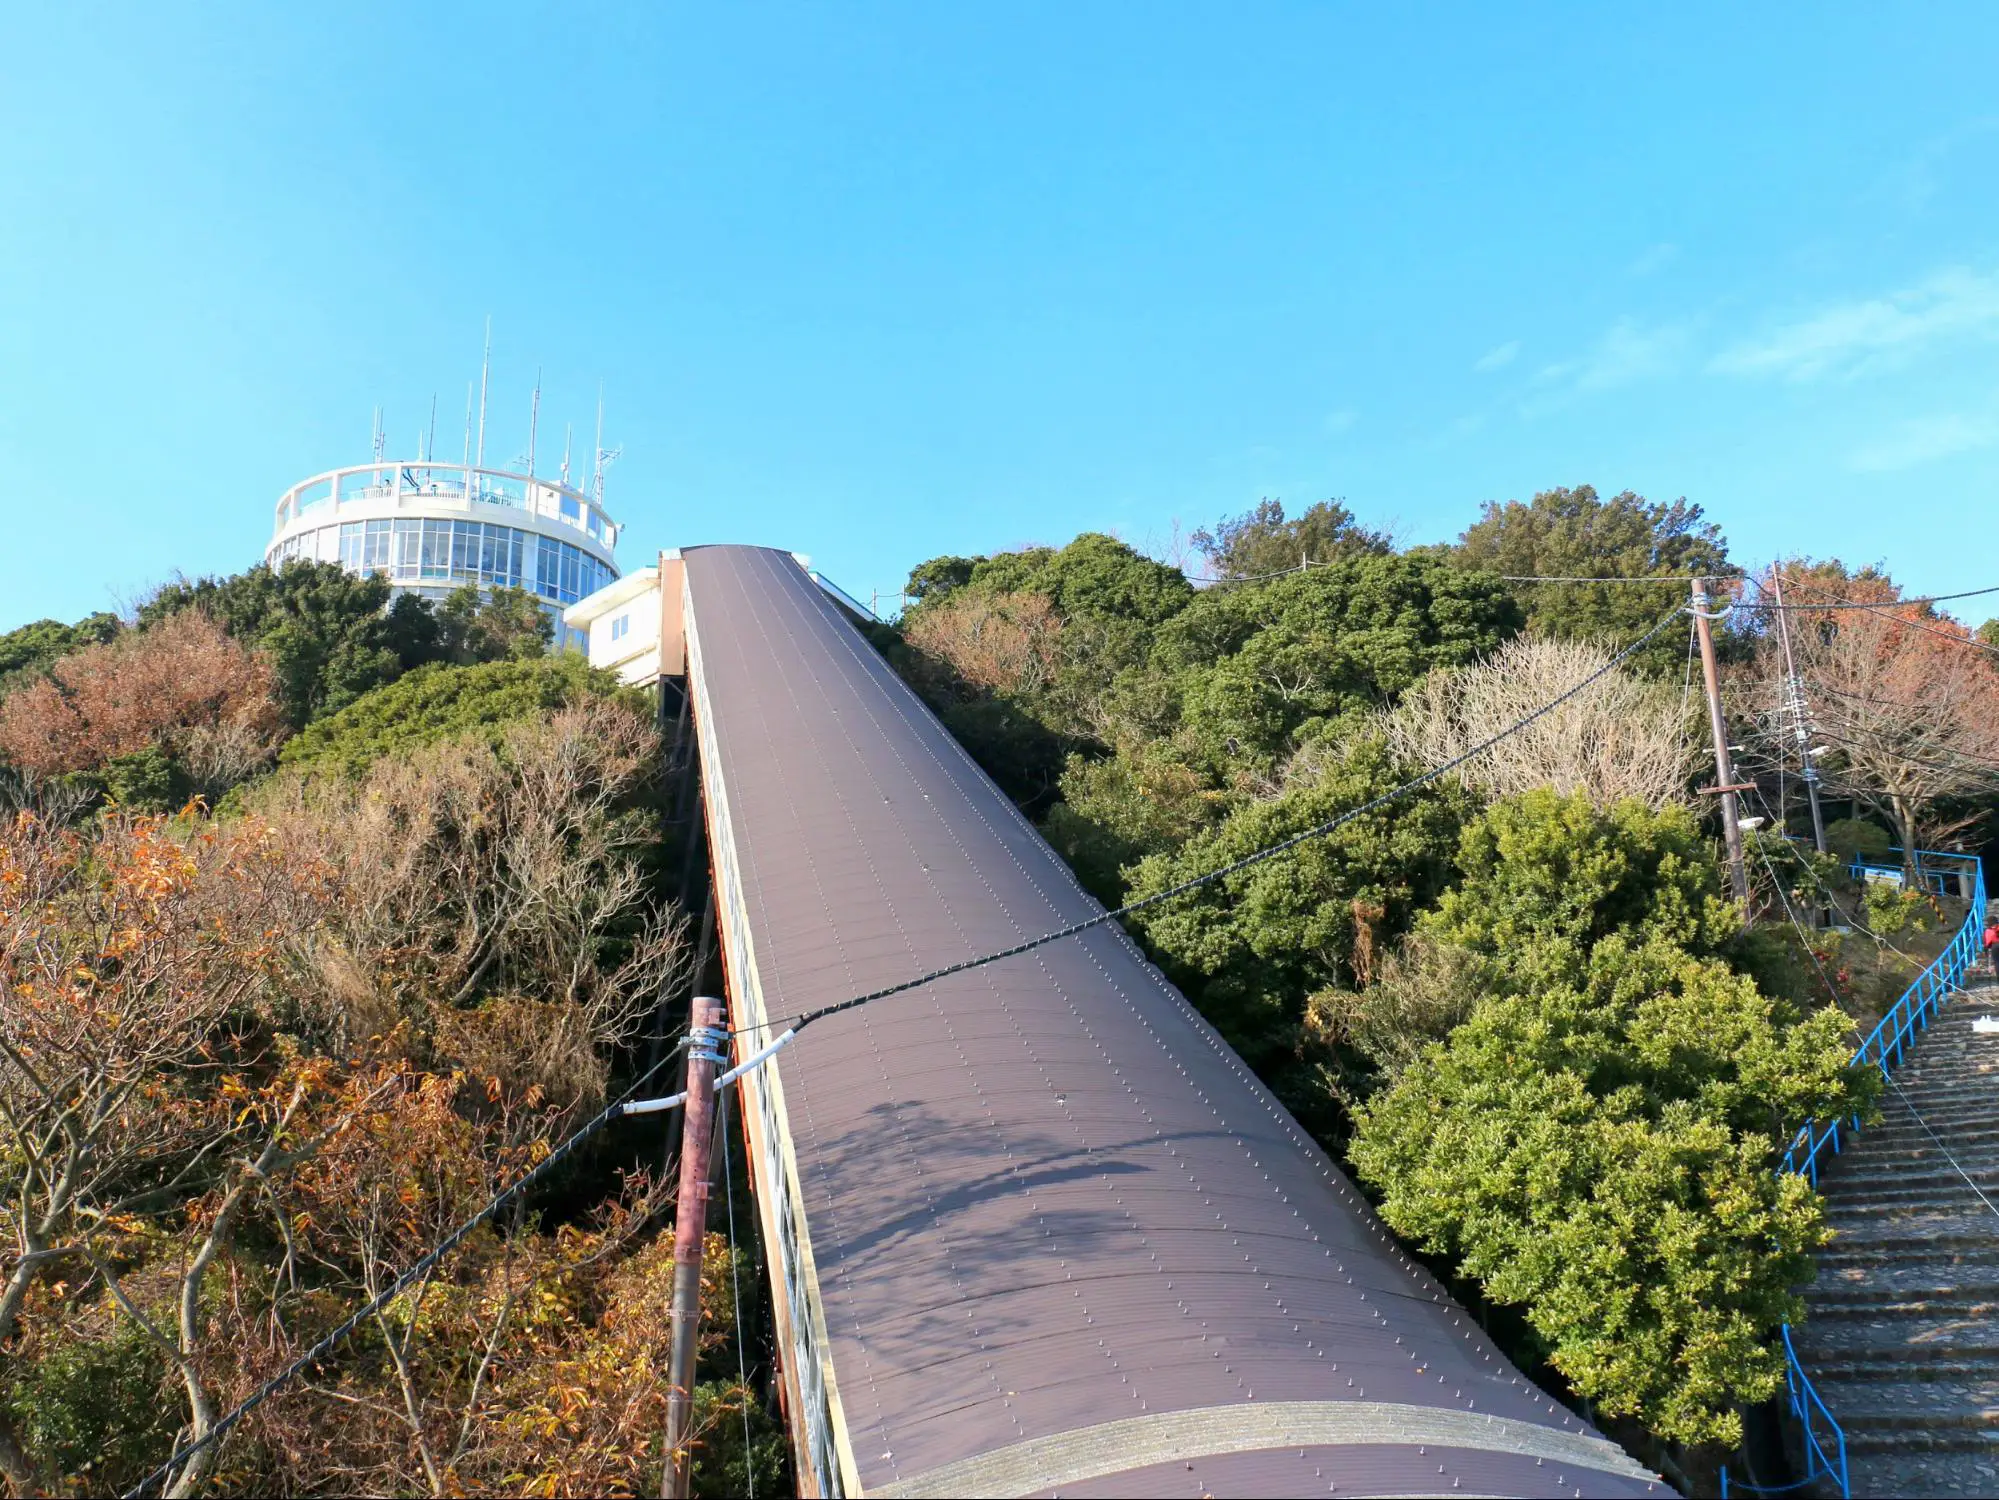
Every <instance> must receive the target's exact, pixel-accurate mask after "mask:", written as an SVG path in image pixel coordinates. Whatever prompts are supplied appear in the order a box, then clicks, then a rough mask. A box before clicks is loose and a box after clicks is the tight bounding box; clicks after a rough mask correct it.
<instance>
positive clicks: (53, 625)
mask: <svg viewBox="0 0 1999 1500" xmlns="http://www.w3.org/2000/svg"><path fill="white" fill-rule="evenodd" d="M123 628H124V627H123V626H122V625H121V624H120V623H119V620H118V617H117V616H116V615H113V614H104V613H101V612H100V613H98V614H94V615H86V616H84V618H83V619H81V620H78V621H77V622H76V623H75V624H74V625H65V624H63V623H62V621H60V620H36V621H35V622H34V623H32V624H29V625H23V626H21V627H20V629H18V630H10V631H8V632H7V633H6V634H5V635H0V694H5V693H6V692H7V690H8V689H9V688H11V687H17V686H19V685H20V684H21V683H22V682H24V681H25V680H27V679H28V678H29V677H32V676H35V675H37V674H38V673H40V672H42V671H43V670H45V669H46V668H48V667H49V666H50V665H52V664H53V663H55V662H56V661H59V660H60V659H61V658H63V657H65V656H68V655H69V654H70V653H71V652H72V651H81V650H82V649H83V648H84V647H85V646H101V645H103V644H105V643H106V642H108V641H110V640H111V639H112V638H113V637H115V636H116V635H117V634H118V632H119V631H120V630H121V629H123Z"/></svg>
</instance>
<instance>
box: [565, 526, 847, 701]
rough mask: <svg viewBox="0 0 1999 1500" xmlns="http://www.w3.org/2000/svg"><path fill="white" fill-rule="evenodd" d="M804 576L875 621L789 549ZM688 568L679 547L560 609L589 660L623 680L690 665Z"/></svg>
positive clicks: (676, 672)
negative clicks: (685, 614) (684, 606)
mask: <svg viewBox="0 0 1999 1500" xmlns="http://www.w3.org/2000/svg"><path fill="white" fill-rule="evenodd" d="M791 555H792V557H793V558H795V559H796V560H797V562H798V565H799V567H801V568H803V569H805V572H806V576H807V577H809V578H810V579H811V580H812V581H813V582H814V583H816V584H818V585H819V587H820V588H821V589H823V590H824V591H825V592H826V594H827V596H828V597H829V598H831V599H832V600H833V602H834V603H835V604H837V605H839V606H840V608H841V609H842V610H844V611H845V612H846V613H847V614H848V615H849V616H850V617H851V618H852V619H853V621H854V623H855V624H857V625H864V624H869V623H873V622H875V618H876V617H875V614H874V612H873V611H872V610H870V609H869V608H868V607H867V605H865V604H863V603H861V601H860V600H858V599H856V598H854V597H853V596H852V595H851V594H849V593H847V591H846V590H845V589H842V588H841V587H840V586H839V585H837V584H835V583H834V582H833V581H832V580H831V579H829V578H827V577H825V576H824V575H823V574H821V573H820V572H818V571H817V570H816V569H814V568H813V566H812V559H811V558H809V557H807V556H806V555H805V554H804V553H803V552H794V553H792V554H791ZM686 578H687V575H686V572H685V570H684V569H683V568H682V566H681V562H680V552H679V550H678V549H677V548H676V549H674V550H672V551H669V552H662V553H660V555H659V562H658V563H657V564H656V565H653V566H650V567H644V568H635V569H634V570H633V571H632V572H630V573H627V574H626V575H625V576H624V577H623V578H620V579H618V580H617V581H616V582H615V583H611V584H607V585H605V586H604V587H603V588H601V589H599V590H598V591H597V592H596V593H594V594H591V595H590V596H588V597H587V598H584V599H581V600H578V601H577V602H576V603H575V604H572V605H570V606H569V608H568V609H565V610H564V611H563V612H562V619H563V623H564V625H565V626H566V627H567V628H568V629H569V630H570V631H572V632H574V634H575V636H578V637H581V638H582V639H583V640H584V641H586V642H587V650H588V652H589V656H590V665H591V666H593V667H602V668H604V669H605V670H606V671H611V672H616V673H617V674H618V677H619V679H620V680H621V681H623V682H625V683H627V684H629V685H631V686H633V687H641V686H647V685H649V684H651V683H653V682H656V681H658V680H659V679H660V678H661V677H680V676H683V675H685V673H686V671H687V633H686V628H685V627H684V626H683V625H682V623H681V616H680V610H681V592H682V590H683V589H684V588H685V587H686Z"/></svg>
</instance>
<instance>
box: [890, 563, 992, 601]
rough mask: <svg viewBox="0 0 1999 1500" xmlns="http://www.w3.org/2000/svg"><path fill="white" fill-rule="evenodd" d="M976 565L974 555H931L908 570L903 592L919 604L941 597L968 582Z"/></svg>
mask: <svg viewBox="0 0 1999 1500" xmlns="http://www.w3.org/2000/svg"><path fill="white" fill-rule="evenodd" d="M978 565H979V559H978V558H976V557H933V558H931V559H930V560H929V561H928V562H920V563H918V564H917V565H916V566H915V567H913V568H911V569H910V570H909V581H908V582H907V583H905V584H904V585H903V592H904V593H905V594H907V595H909V597H910V598H911V599H912V600H914V601H915V602H917V603H919V604H920V603H922V602H923V601H924V600H926V599H942V598H943V597H944V596H945V595H946V594H948V593H950V592H951V590H953V589H955V588H961V587H963V586H964V585H965V584H968V583H970V582H971V581H972V571H973V569H975V568H977V567H978Z"/></svg>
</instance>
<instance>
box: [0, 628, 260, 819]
mask: <svg viewBox="0 0 1999 1500" xmlns="http://www.w3.org/2000/svg"><path fill="white" fill-rule="evenodd" d="M283 729H284V725H283V721H282V718H281V716H280V713H279V708H278V699H277V687H276V679H275V677H274V676H273V674H272V670H271V667H270V664H269V662H268V661H267V660H266V659H265V658H264V657H263V656H261V655H260V654H258V653H257V652H254V651H251V650H249V649H247V648H245V647H244V646H243V645H242V644H240V643H239V642H237V641H236V640H234V639H233V638H231V637H230V636H229V635H228V634H227V633H225V632H224V630H223V629H222V627H221V626H220V625H218V624H216V623H215V622H214V621H213V620H211V619H209V618H208V617H207V616H206V615H203V614H201V613H199V612H197V611H192V610H189V611H186V612H183V613H181V614H177V615H173V616H170V617H168V618H167V619H165V620H162V621H161V622H160V623H158V624H156V625H154V626H153V627H152V628H151V629H149V630H144V631H128V632H126V633H125V634H123V635H120V636H117V637H116V638H115V639H113V640H111V641H109V642H106V643H104V644H101V645H94V646H87V647H85V648H84V649H83V650H81V651H78V652H75V653H73V654H72V655H69V656H65V657H63V658H62V659H61V660H59V661H57V662H56V663H54V665H52V666H51V667H50V668H49V671H48V675H46V676H45V677H42V678H39V679H36V680H34V681H32V682H30V683H29V684H27V685H26V686H24V687H20V688H17V689H16V690H15V691H13V692H11V693H9V694H8V695H7V696H6V697H5V698H0V760H4V761H6V762H8V763H9V764H11V765H12V766H13V767H14V768H15V770H16V771H17V772H18V773H21V774H24V775H26V776H28V777H30V778H36V779H47V778H52V777H57V776H62V775H65V774H68V773H72V772H95V771H101V770H103V769H104V768H105V767H106V766H108V765H110V764H111V763H113V762H115V761H119V760H122V759H126V758H128V757H132V756H138V755H143V754H145V753H147V752H157V753H158V754H159V755H160V756H162V757H164V758H165V760H167V761H170V762H171V763H172V764H173V765H174V766H175V767H177V768H178V770H179V772H180V775H181V778H182V779H183V780H184V782H185V787H184V790H186V791H189V792H194V793H200V794H205V795H211V796H212V795H216V794H219V793H220V792H223V791H226V790H227V789H228V788H229V787H231V786H234V785H235V784H236V783H237V782H239V781H241V780H243V779H244V778H245V777H246V776H248V775H250V774H251V773H252V772H254V771H256V770H258V769H260V768H261V767H263V766H265V765H267V764H269V762H270V760H271V757H272V756H273V755H275V754H276V752H277V748H278V744H279V742H280V740H281V738H282V736H283Z"/></svg>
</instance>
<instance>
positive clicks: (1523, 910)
mask: <svg viewBox="0 0 1999 1500" xmlns="http://www.w3.org/2000/svg"><path fill="white" fill-rule="evenodd" d="M1459 863H1460V865H1461V866H1462V868H1463V870H1464V872H1465V878H1464V882H1463V884H1462V885H1460V886H1459V887H1458V888H1457V889H1455V890H1453V891H1451V892H1450V893H1448V894H1447V895H1446V896H1445V897H1444V898H1443V900H1442V901H1441V902H1440V903H1439V905H1438V908H1437V910H1436V911H1435V913H1433V914H1431V915H1430V916H1427V917H1426V918H1424V919H1423V921H1422V923H1421V931H1422V932H1423V933H1424V934H1426V935H1427V936H1429V937H1432V938H1436V939H1441V940H1443V941H1446V942H1449V943H1452V944H1455V945H1458V946H1459V947H1460V948H1462V949H1464V950H1466V951H1468V952H1471V953H1473V954H1476V955H1478V956H1479V958H1480V959H1482V962H1481V963H1480V964H1479V965H1478V967H1477V969H1476V970H1475V971H1474V975H1473V976H1472V977H1470V978H1468V979H1467V981H1466V982H1472V983H1475V984H1476V986H1477V988H1478V990H1479V992H1480V994H1479V998H1478V1000H1477V1001H1476V1003H1475V1005H1474V1006H1473V1008H1472V1010H1471V1013H1470V1017H1469V1019H1468V1020H1466V1021H1465V1022H1464V1023H1463V1024H1461V1025H1459V1026H1458V1027H1457V1028H1456V1029H1455V1030H1453V1031H1451V1032H1450V1034H1449V1036H1448V1038H1447V1039H1446V1040H1445V1041H1443V1042H1442V1044H1441V1045H1438V1046H1435V1047H1432V1048H1429V1049H1428V1050H1426V1051H1424V1052H1423V1053H1421V1055H1420V1056H1418V1057H1417V1058H1416V1059H1415V1060H1414V1061H1412V1062H1410V1063H1409V1064H1408V1065H1407V1066H1406V1067H1404V1068H1403V1069H1402V1070H1401V1071H1400V1073H1399V1074H1398V1075H1397V1076H1396V1077H1395V1080H1394V1082H1393V1084H1392V1085H1391V1086H1390V1087H1389V1088H1388V1089H1387V1090H1386V1091H1384V1092H1383V1093H1381V1094H1380V1095H1379V1096H1377V1097H1376V1098H1375V1099H1374V1100H1372V1101H1371V1102H1370V1103H1368V1104H1366V1105H1364V1106H1363V1107H1362V1108H1361V1110H1360V1111H1359V1113H1358V1116H1357V1118H1356V1134H1355V1137H1354V1141H1353V1147H1352V1159H1353V1162H1354V1165H1355V1167H1356V1169H1357V1170H1358V1171H1359V1173H1360V1175H1361V1177H1362V1178H1363V1180H1365V1181H1367V1182H1368V1183H1370V1184H1372V1185H1373V1186H1375V1187H1376V1188H1378V1189H1379V1190H1381V1192H1382V1193H1383V1195H1384V1196H1383V1200H1382V1205H1381V1212H1382V1216H1383V1218H1385V1219H1386V1220H1387V1221H1388V1223H1389V1224H1390V1225H1391V1226H1392V1227H1394V1228H1395V1229H1396V1230H1397V1231H1398V1232H1400V1233H1402V1234H1405V1235H1408V1236H1409V1237H1410V1238H1412V1239H1413V1240H1415V1241H1416V1242H1417V1243H1419V1244H1420V1245H1422V1246H1423V1247H1424V1248H1425V1249H1427V1250H1430V1251H1432V1252H1435V1253H1439V1254H1444V1255H1448V1256H1451V1257H1452V1258H1454V1259H1455V1260H1456V1261H1457V1262H1458V1265H1459V1268H1460V1269H1461V1271H1462V1272H1463V1274H1465V1275H1467V1276H1469V1277H1472V1278H1473V1279H1475V1280H1477V1281H1478V1282H1479V1283H1480V1284H1481V1286H1482V1287H1483V1289H1484V1291H1485V1294H1486V1295H1487V1296H1488V1297H1489V1298H1491V1299H1492V1300H1493V1301H1494V1302H1497V1303H1501V1304H1509V1305H1515V1306H1519V1307H1520V1308H1521V1309H1522V1310H1523V1311H1524V1313H1525V1316H1526V1319H1527V1322H1528V1324H1529V1325H1530V1326H1531V1327H1532V1329H1533V1330H1534V1331H1535V1333H1536V1334H1537V1335H1538V1336H1539V1337H1540V1338H1541V1339H1542V1340H1543V1341H1544V1343H1545V1346H1546V1348H1547V1352H1548V1358H1549V1360H1550V1361H1551V1363H1553V1365H1554V1366H1555V1367H1556V1368H1557V1369H1558V1370H1560V1371H1561V1372H1562V1373H1563V1374H1564V1375H1565V1376H1566V1377H1567V1378H1568V1379H1569V1380H1570V1381H1571V1382H1572V1383H1573V1384H1574V1386H1575V1388H1576V1389H1577V1390H1578V1391H1580V1392H1581V1393H1582V1394H1584V1395H1585V1396H1588V1397H1591V1398H1592V1399H1594V1400H1596V1401H1597V1402H1598V1403H1599V1405H1600V1407H1601V1409H1602V1410H1603V1411H1604V1412H1605V1413H1606V1414H1608V1415H1612V1416H1620V1415H1630V1416H1634V1417H1637V1418H1638V1419H1639V1420H1640V1421H1642V1422H1643V1423H1644V1424H1645V1425H1646V1426H1647V1427H1649V1428H1650V1429H1651V1430H1652V1431H1654V1432H1656V1433H1659V1434H1661V1435H1662V1436H1665V1437H1668V1438H1671V1439H1675V1440H1678V1441H1682V1442H1687V1443H1704V1442H1721V1443H1729V1444H1733V1443H1735V1442H1737V1441H1739V1440H1740V1437H1741V1423H1740V1418H1739V1416H1738V1413H1737V1408H1738V1406H1739V1405H1745V1404H1753V1403H1755V1402H1758V1401H1761V1400H1764V1399H1767V1398H1768V1397H1769V1396H1771V1395H1772V1394H1774V1393H1775V1392H1776V1391H1777V1390H1779V1389H1781V1387H1782V1385H1783V1359H1782V1356H1781V1354H1780V1353H1779V1352H1777V1349H1776V1344H1775V1334H1776V1330H1777V1327H1778V1325H1779V1324H1781V1323H1783V1322H1785V1321H1787V1320H1791V1319H1795V1318H1796V1317H1798V1316H1800V1315H1801V1312H1802V1307H1801V1304H1800V1303H1799V1301H1798V1299H1797V1298H1796V1297H1795V1295H1794V1294H1793V1292H1792V1288H1794V1287H1795V1286H1797V1285H1799V1284H1800V1283H1801V1282H1803V1281H1805V1280H1808V1279H1809V1277H1810V1274H1811V1262H1810V1259H1809V1256H1810V1252H1811V1251H1812V1250H1813V1249H1815V1248H1816V1247H1817V1246H1818V1245H1820V1244H1822V1243H1823V1242H1824V1240H1825V1238H1826V1231H1825V1228H1824V1223H1823V1216H1822V1212H1821V1207H1820V1202H1819V1199H1818V1197H1817V1195H1816V1193H1814V1192H1813V1191H1812V1190H1811V1188H1810V1187H1809V1186H1808V1185H1806V1184H1805V1183H1804V1182H1803V1181H1802V1180H1800V1179H1798V1178H1796V1177H1791V1176H1780V1175H1778V1174H1776V1173H1775V1172H1773V1171H1772V1166H1773V1163H1774V1159H1775V1156H1776V1152H1777V1150H1778V1148H1779V1146H1780V1144H1781V1142H1782V1141H1784V1140H1785V1139H1787V1138H1788V1136H1789V1133H1790V1131H1791V1130H1792V1129H1794V1128H1795V1126H1796V1125H1797V1123H1798V1122H1799V1121H1800V1120H1804V1119H1808V1118H1824V1117H1828V1116H1835V1115H1848V1114H1861V1113H1865V1112H1866V1111H1867V1110H1868V1109H1870V1108H1871V1106H1872V1101H1873V1097H1874V1092H1875V1088H1876V1081H1875V1079H1874V1077H1873V1075H1871V1074H1869V1073H1868V1072H1866V1071H1865V1070H1855V1069H1850V1068H1849V1067H1848V1066H1847V1058H1848V1056H1849V1054H1850V1052H1851V1045H1850V1042H1849V1040H1848V1037H1847V1029H1848V1028H1847V1021H1846V1018H1845V1017H1844V1016H1843V1015H1841V1014H1840V1013H1839V1012H1837V1011H1836V1010H1830V1009H1826V1010H1820V1011H1817V1012H1814V1013H1811V1014H1806V1013H1804V1012H1803V1011H1802V1010H1801V1009H1800V1008H1799V1007H1797V1006H1796V1005H1794V1004H1793V1003H1792V1002H1790V1001H1789V1000H1785V999H1781V998H1773V997H1771V996H1768V995H1765V994H1763V993H1762V992H1760V991H1759V990H1758V989H1757V987H1756V984H1755V982H1754V981H1753V980H1752V979H1750V978H1748V977H1747V976H1745V975H1743V974H1740V973H1737V972H1736V971H1735V970H1734V969H1733V968H1731V966H1730V965H1729V963H1728V962H1727V961H1726V959H1725V957H1724V955H1725V953H1726V952H1727V951H1728V950H1729V949H1730V947H1731V946H1732V944H1733V943H1734V941H1735V940H1736V929H1737V927H1738V925H1739V924H1738V919H1737V918H1736V916H1735V914H1734V910H1733V908H1732V907H1731V906H1730V905H1729V904H1728V903H1727V902H1726V901H1725V900H1723V899H1722V898H1721V896H1720V890H1721V881H1720V874H1719V871H1718V870H1717V869H1716V867H1715V864H1714V861H1713V858H1712V856H1711V855H1709V854H1708V853H1707V851H1706V849H1705V847H1704V846H1703V845H1701V843H1700V841H1699V838H1698V834H1697V832H1696V830H1695V828H1694V826H1693V822H1692V819H1691V817H1689V816H1688V815H1686V814H1684V813H1681V812H1678V811H1672V810H1669V811H1666V812H1661V813H1651V812H1648V811H1646V810H1645V809H1644V808H1642V807H1639V806H1637V805H1636V804H1625V805H1624V806H1621V807H1618V808H1614V809H1611V810H1609V811H1608V812H1604V813H1597V812H1594V811H1593V810H1591V809H1590V808H1589V806H1588V804H1587V802H1586V801H1585V800H1584V799H1583V798H1581V797H1574V798H1569V799H1562V798H1558V797H1555V796H1554V795H1553V794H1551V793H1539V794H1530V795H1529V796H1526V797H1522V798H1518V799H1515V800H1514V801H1511V802H1503V803H1499V804H1496V805H1495V806H1494V807H1493V808H1491V809H1490V810H1489V811H1488V812H1487V814H1486V815H1485V816H1484V817H1483V818H1481V819H1479V820H1477V821H1476V822H1474V823H1472V824H1471V825H1469V826H1468V827H1467V828H1466V830H1465V833H1464V839H1463V847H1462V849H1461V852H1460V855H1459Z"/></svg>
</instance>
